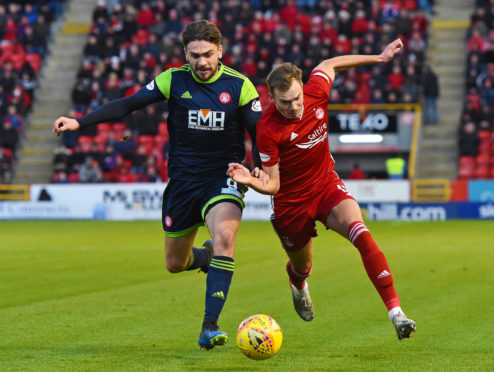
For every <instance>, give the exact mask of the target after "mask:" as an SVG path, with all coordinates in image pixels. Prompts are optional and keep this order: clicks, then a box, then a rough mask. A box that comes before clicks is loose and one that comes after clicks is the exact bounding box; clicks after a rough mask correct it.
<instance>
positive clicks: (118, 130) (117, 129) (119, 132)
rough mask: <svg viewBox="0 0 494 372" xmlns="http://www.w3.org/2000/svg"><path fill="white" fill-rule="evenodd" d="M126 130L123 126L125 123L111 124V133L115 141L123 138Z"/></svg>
mask: <svg viewBox="0 0 494 372" xmlns="http://www.w3.org/2000/svg"><path fill="white" fill-rule="evenodd" d="M126 129H127V126H126V125H125V123H115V124H113V132H114V133H115V139H116V140H117V141H120V139H121V138H122V137H123V135H124V132H125V130H126Z"/></svg>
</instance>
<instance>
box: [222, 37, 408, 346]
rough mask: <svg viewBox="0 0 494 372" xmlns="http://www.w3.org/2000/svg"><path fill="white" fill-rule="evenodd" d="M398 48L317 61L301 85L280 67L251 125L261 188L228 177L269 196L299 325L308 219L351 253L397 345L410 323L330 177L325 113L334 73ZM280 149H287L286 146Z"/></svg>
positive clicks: (237, 174) (304, 311)
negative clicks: (340, 240) (354, 251)
mask: <svg viewBox="0 0 494 372" xmlns="http://www.w3.org/2000/svg"><path fill="white" fill-rule="evenodd" d="M402 48H403V43H402V42H401V40H399V39H397V40H395V41H393V42H392V43H390V44H388V45H387V46H386V47H385V48H384V50H383V51H382V53H381V54H379V55H345V56H338V57H334V58H331V59H329V60H324V61H322V62H321V63H320V64H319V65H318V66H317V67H316V68H315V69H314V70H313V72H312V74H311V76H310V77H309V80H308V82H307V83H306V84H305V86H303V83H302V79H301V77H302V72H301V70H300V69H299V68H298V67H296V66H294V65H292V64H290V63H284V64H281V65H279V66H277V67H275V68H274V69H273V70H272V71H271V73H270V74H269V75H268V77H267V85H268V88H269V91H270V94H271V98H272V100H273V103H272V104H271V105H270V106H269V107H268V108H267V109H266V111H265V112H264V113H263V115H262V117H261V119H260V120H259V124H258V132H257V143H258V146H259V153H260V156H261V160H262V164H263V169H264V171H265V172H266V173H267V174H268V175H269V181H268V183H267V184H264V183H262V182H261V181H260V180H259V179H256V178H254V177H253V176H252V175H251V174H250V173H249V170H248V169H247V168H245V167H244V166H242V165H241V164H239V163H230V164H229V168H228V175H230V176H231V177H232V178H233V179H234V180H235V181H237V182H240V183H243V184H245V185H248V186H250V187H252V188H253V189H255V190H256V191H258V192H260V193H263V194H269V195H274V197H273V198H274V199H273V203H274V206H273V208H274V215H273V217H272V218H271V222H272V224H273V227H274V229H275V230H276V233H277V235H278V236H279V237H280V240H281V243H282V246H283V248H284V249H285V251H286V253H287V255H288V257H289V261H288V263H287V266H286V270H287V273H288V276H289V278H290V283H291V288H292V298H293V303H294V306H295V310H296V311H297V313H298V315H299V316H300V317H301V318H302V319H303V320H305V321H310V320H312V319H313V317H314V309H313V305H312V301H311V298H310V295H309V290H308V284H307V281H306V279H307V278H308V277H309V275H310V274H311V271H312V238H313V237H315V236H316V235H317V232H316V228H315V227H316V225H315V222H316V220H319V221H321V222H323V223H324V224H325V226H326V228H327V229H332V230H334V231H336V232H338V233H339V234H341V235H342V236H344V237H346V238H348V239H349V240H350V241H351V242H352V243H353V244H354V245H355V247H356V248H357V249H358V251H359V252H360V254H361V258H362V261H363V264H364V267H365V269H366V271H367V274H368V276H369V279H370V280H371V281H372V283H373V284H374V287H375V288H376V290H377V291H378V293H379V294H380V296H381V298H382V300H383V302H384V304H385V305H386V307H387V309H388V315H389V319H390V320H391V321H392V323H393V325H394V327H395V329H396V333H397V336H398V338H399V339H400V340H401V339H402V338H409V337H410V335H411V332H412V331H414V330H415V322H414V321H413V320H410V319H408V318H407V317H406V316H405V314H404V313H403V311H402V310H401V307H400V302H399V299H400V298H399V297H398V295H397V293H396V290H395V287H394V284H393V278H392V276H391V273H390V269H389V266H388V263H387V260H386V258H385V256H384V254H383V252H382V251H381V249H380V248H379V246H378V245H377V244H376V242H375V241H374V239H373V238H372V235H371V233H370V232H369V230H368V229H367V227H366V226H365V224H364V222H363V218H362V213H361V211H360V208H359V206H358V204H357V202H356V201H355V199H353V197H351V196H350V194H349V193H348V191H347V189H346V186H345V184H344V183H343V181H342V180H340V179H339V177H338V175H337V174H336V173H335V172H334V160H333V158H332V157H331V154H330V151H329V144H328V141H327V125H326V123H327V120H328V116H327V115H328V113H327V110H326V106H327V104H328V100H329V92H330V90H331V85H332V82H333V81H334V79H335V73H336V72H338V71H344V70H347V69H349V68H354V67H358V66H362V65H370V64H376V63H387V62H389V61H391V60H392V59H393V57H394V56H395V55H396V54H397V53H399V52H400V51H401V50H402ZM287 144H290V146H288V145H287Z"/></svg>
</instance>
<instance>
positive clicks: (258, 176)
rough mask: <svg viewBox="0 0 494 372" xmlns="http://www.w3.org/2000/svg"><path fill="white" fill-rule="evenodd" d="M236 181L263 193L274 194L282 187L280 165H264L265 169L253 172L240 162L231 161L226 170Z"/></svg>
mask: <svg viewBox="0 0 494 372" xmlns="http://www.w3.org/2000/svg"><path fill="white" fill-rule="evenodd" d="M226 174H227V175H228V177H231V178H232V179H233V180H234V181H236V182H239V183H243V184H244V185H247V186H249V187H252V188H253V189H254V190H256V191H257V192H259V193H261V194H266V195H274V194H276V193H277V192H278V190H279V189H280V174H279V170H278V165H275V166H273V167H263V170H259V172H255V170H254V171H253V172H252V173H251V172H249V170H248V169H247V168H246V167H244V166H243V165H242V164H239V163H229V164H228V170H227V172H226Z"/></svg>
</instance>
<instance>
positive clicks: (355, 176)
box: [348, 163, 367, 180]
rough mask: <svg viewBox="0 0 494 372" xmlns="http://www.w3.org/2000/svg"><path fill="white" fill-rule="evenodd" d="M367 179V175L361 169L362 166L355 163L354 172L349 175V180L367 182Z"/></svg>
mask: <svg viewBox="0 0 494 372" xmlns="http://www.w3.org/2000/svg"><path fill="white" fill-rule="evenodd" d="M366 178H367V177H366V176H365V173H364V172H363V171H362V169H360V165H359V164H358V163H355V164H354V165H353V168H352V171H351V172H350V174H349V175H348V179H349V180H365V179H366Z"/></svg>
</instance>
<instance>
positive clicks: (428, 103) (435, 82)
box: [422, 65, 439, 124]
mask: <svg viewBox="0 0 494 372" xmlns="http://www.w3.org/2000/svg"><path fill="white" fill-rule="evenodd" d="M422 86H423V89H424V97H425V118H426V121H427V123H431V124H437V123H438V122H439V114H438V109H437V100H438V98H439V79H438V78H437V75H436V74H435V73H434V71H432V68H431V67H430V66H428V65H425V66H424V71H423V73H422Z"/></svg>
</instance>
